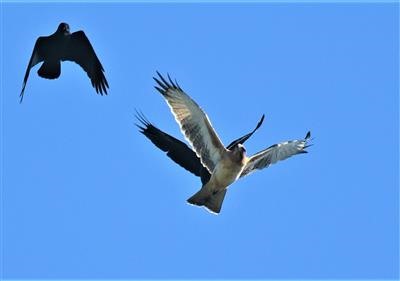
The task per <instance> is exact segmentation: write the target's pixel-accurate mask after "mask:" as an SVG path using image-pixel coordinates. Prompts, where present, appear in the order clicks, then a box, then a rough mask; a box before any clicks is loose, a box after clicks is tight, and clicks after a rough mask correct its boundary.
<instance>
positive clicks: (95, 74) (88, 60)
mask: <svg viewBox="0 0 400 281" xmlns="http://www.w3.org/2000/svg"><path fill="white" fill-rule="evenodd" d="M66 44H67V45H66V48H65V53H64V56H63V58H62V60H63V61H64V60H69V61H73V62H76V63H77V64H79V65H80V66H81V67H82V68H83V69H84V70H85V71H86V73H87V75H88V76H89V78H90V80H91V82H92V86H93V87H94V88H95V89H96V93H99V94H101V95H103V94H107V88H108V82H107V80H106V77H105V76H104V69H103V66H102V65H101V63H100V60H99V59H98V58H97V56H96V53H95V52H94V49H93V47H92V45H91V44H90V42H89V39H88V38H87V37H86V35H85V33H84V32H83V31H77V32H74V33H72V34H71V35H70V36H69V38H68V40H67V42H66Z"/></svg>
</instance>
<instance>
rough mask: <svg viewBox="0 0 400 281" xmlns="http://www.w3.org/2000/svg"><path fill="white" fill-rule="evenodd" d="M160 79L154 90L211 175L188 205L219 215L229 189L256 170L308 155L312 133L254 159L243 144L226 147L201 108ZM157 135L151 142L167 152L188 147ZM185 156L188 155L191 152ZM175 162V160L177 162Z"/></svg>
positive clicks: (172, 85) (277, 146)
mask: <svg viewBox="0 0 400 281" xmlns="http://www.w3.org/2000/svg"><path fill="white" fill-rule="evenodd" d="M158 76H159V78H154V79H155V81H156V82H157V84H158V86H156V87H155V88H156V89H157V90H158V91H159V92H160V93H161V94H162V95H163V97H164V98H165V100H166V102H167V104H168V106H169V107H170V109H171V112H172V114H173V115H174V117H175V120H176V121H177V123H178V124H179V126H180V129H181V132H182V133H183V135H184V136H185V138H186V139H187V141H188V142H189V143H190V144H191V146H192V148H193V152H194V153H195V155H196V156H197V157H198V159H199V160H200V163H201V165H202V166H203V167H204V168H205V169H207V171H208V173H209V174H210V178H209V180H208V181H207V182H203V186H202V187H201V189H200V190H199V191H198V192H197V193H196V194H194V195H193V196H192V197H190V198H189V199H188V200H187V202H188V203H190V204H193V205H197V206H204V207H206V208H207V209H208V210H209V211H211V212H213V213H219V212H220V211H221V207H222V203H223V200H224V198H225V194H226V191H227V188H228V187H229V186H230V185H231V184H232V183H233V182H235V181H236V180H238V179H239V178H241V177H244V176H246V175H248V174H250V173H251V172H253V171H255V170H260V169H263V168H266V167H268V166H269V165H271V164H274V163H276V162H277V161H280V160H284V159H286V158H288V157H291V156H293V155H296V154H300V153H306V152H307V151H305V148H307V147H308V146H309V145H307V142H308V140H309V139H310V132H308V133H307V135H306V137H305V138H304V139H302V140H292V141H286V142H282V143H278V144H275V145H272V146H270V147H268V148H267V149H264V150H262V151H260V152H258V153H256V154H254V155H253V156H251V157H247V156H246V150H245V148H244V147H243V145H242V143H241V142H240V141H238V142H235V143H234V144H233V145H232V146H231V147H229V148H226V147H225V146H224V145H223V143H222V142H221V140H220V138H219V137H218V135H217V133H216V131H215V130H214V128H213V127H212V125H211V122H210V120H209V118H208V116H207V115H206V114H205V113H204V111H203V110H202V109H201V108H200V107H199V105H198V104H197V103H196V102H195V101H194V100H192V99H191V98H190V97H189V96H188V95H187V94H186V93H185V92H184V91H183V90H182V89H181V88H180V86H179V85H178V83H176V82H175V83H174V82H173V81H172V80H171V78H170V77H169V76H168V81H167V80H166V79H164V78H163V77H162V76H161V75H160V74H159V73H158ZM256 129H257V128H256ZM155 131H157V130H155ZM144 132H145V130H143V133H144ZM253 132H254V131H253ZM253 132H252V133H253ZM147 133H149V132H147ZM157 135H158V136H157V137H154V136H150V139H152V141H153V142H155V143H156V145H157V146H159V147H161V148H162V149H163V150H164V151H168V149H169V147H176V146H179V147H180V148H181V149H182V147H185V146H184V145H183V146H182V145H181V144H180V141H178V140H176V139H174V138H172V137H170V136H169V135H166V134H165V133H163V132H162V131H160V130H158V132H157ZM146 136H147V135H146ZM159 136H162V137H161V140H165V142H164V143H163V141H161V142H160V138H159ZM160 144H161V145H160ZM177 144H178V145H177ZM168 153H169V152H168ZM186 154H187V155H189V154H190V152H187V153H186ZM169 156H170V157H171V158H173V159H174V158H175V159H177V160H179V161H181V160H182V159H183V160H184V161H185V162H184V164H183V165H182V166H183V167H185V168H186V167H189V166H191V163H190V162H189V161H187V160H188V159H185V158H180V157H176V156H175V155H169ZM191 158H193V157H191ZM175 159H174V161H176V160H175Z"/></svg>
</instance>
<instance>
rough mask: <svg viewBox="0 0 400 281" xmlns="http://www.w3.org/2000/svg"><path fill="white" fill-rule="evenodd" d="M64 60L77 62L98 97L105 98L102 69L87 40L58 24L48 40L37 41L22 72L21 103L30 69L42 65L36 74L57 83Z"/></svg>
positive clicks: (65, 25)
mask: <svg viewBox="0 0 400 281" xmlns="http://www.w3.org/2000/svg"><path fill="white" fill-rule="evenodd" d="M66 60H68V61H73V62H76V63H77V64H79V65H80V66H81V67H82V68H83V70H85V71H86V73H87V75H88V76H89V78H90V81H91V82H92V86H93V87H94V88H95V90H96V92H97V93H98V94H101V95H103V94H105V95H106V94H107V88H108V82H107V80H106V77H105V76H104V69H103V66H102V65H101V63H100V60H99V59H98V58H97V55H96V53H95V51H94V49H93V47H92V45H91V44H90V42H89V39H88V38H87V37H86V35H85V33H84V32H83V31H82V30H80V31H77V32H73V33H70V31H69V25H68V24H67V23H60V24H59V26H58V28H57V30H56V32H54V33H53V34H51V35H50V36H40V37H39V38H38V39H37V40H36V43H35V47H34V48H33V52H32V55H31V59H30V60H29V63H28V67H27V69H26V72H25V77H24V82H23V84H22V91H21V94H20V102H22V99H23V97H24V91H25V86H26V82H27V81H28V77H29V72H30V70H31V68H32V67H34V66H35V65H36V64H38V63H40V62H43V64H42V65H41V66H40V68H39V70H38V74H39V76H40V77H43V78H47V79H56V78H58V77H59V76H60V74H61V61H66Z"/></svg>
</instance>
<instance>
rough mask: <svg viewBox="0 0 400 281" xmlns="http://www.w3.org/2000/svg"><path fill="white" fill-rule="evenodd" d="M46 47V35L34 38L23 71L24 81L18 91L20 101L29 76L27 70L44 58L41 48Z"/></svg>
mask: <svg viewBox="0 0 400 281" xmlns="http://www.w3.org/2000/svg"><path fill="white" fill-rule="evenodd" d="M45 48H46V37H39V38H38V39H37V40H36V43H35V46H34V47H33V51H32V55H31V59H30V60H29V63H28V66H27V68H26V72H25V77H24V82H23V83H22V90H21V93H20V95H19V96H20V101H19V102H20V103H21V102H22V99H23V98H24V91H25V86H26V82H27V81H28V77H29V72H30V71H31V68H32V67H34V66H35V65H37V64H38V63H39V62H42V61H43V60H44V59H45V57H44V56H45V52H44V51H43V49H45Z"/></svg>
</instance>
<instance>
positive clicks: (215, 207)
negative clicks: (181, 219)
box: [187, 185, 226, 214]
mask: <svg viewBox="0 0 400 281" xmlns="http://www.w3.org/2000/svg"><path fill="white" fill-rule="evenodd" d="M206 186H207V185H205V186H203V187H202V188H201V189H200V190H199V191H198V192H197V193H196V194H194V195H193V196H192V197H190V198H189V199H188V200H187V202H188V203H189V204H192V205H196V206H204V207H205V208H207V210H209V211H210V212H212V213H214V214H219V212H221V207H222V202H223V201H224V198H225V194H226V189H224V190H221V191H219V192H217V193H213V192H212V191H210V190H209V189H208V188H207V187H206Z"/></svg>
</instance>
